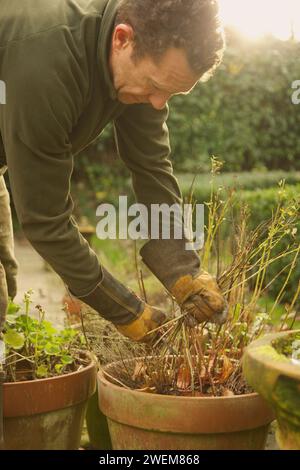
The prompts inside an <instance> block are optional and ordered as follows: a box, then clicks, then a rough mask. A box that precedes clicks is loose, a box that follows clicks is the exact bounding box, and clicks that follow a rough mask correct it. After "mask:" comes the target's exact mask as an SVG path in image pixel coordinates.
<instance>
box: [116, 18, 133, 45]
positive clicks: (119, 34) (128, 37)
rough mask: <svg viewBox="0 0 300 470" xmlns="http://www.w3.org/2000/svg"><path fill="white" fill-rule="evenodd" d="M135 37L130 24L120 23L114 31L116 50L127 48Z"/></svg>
mask: <svg viewBox="0 0 300 470" xmlns="http://www.w3.org/2000/svg"><path fill="white" fill-rule="evenodd" d="M133 39H134V31H133V28H132V27H131V26H130V25H129V24H118V25H117V26H116V27H115V29H114V32H113V36H112V46H113V48H114V49H115V50H120V49H125V48H126V47H128V46H129V45H131V44H132V42H133Z"/></svg>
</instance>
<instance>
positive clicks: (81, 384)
mask: <svg viewBox="0 0 300 470" xmlns="http://www.w3.org/2000/svg"><path fill="white" fill-rule="evenodd" d="M87 356H89V354H87ZM96 377H97V363H96V361H95V360H94V359H93V356H92V355H90V363H89V364H88V365H87V366H85V367H83V368H82V369H80V370H77V371H75V372H70V373H69V374H63V375H59V376H55V377H50V378H46V379H37V380H26V381H23V382H6V383H4V384H3V409H4V417H5V418H14V417H21V416H24V417H25V416H34V415H38V414H41V413H49V412H52V411H57V410H60V409H65V408H68V407H70V406H74V405H77V404H79V403H82V402H84V401H86V400H87V399H88V398H89V397H90V396H91V395H92V394H93V393H94V392H95V390H96Z"/></svg>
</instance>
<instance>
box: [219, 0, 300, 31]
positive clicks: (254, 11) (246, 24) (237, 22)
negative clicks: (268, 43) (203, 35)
mask: <svg viewBox="0 0 300 470" xmlns="http://www.w3.org/2000/svg"><path fill="white" fill-rule="evenodd" d="M219 2H220V6H221V12H222V16H223V18H224V21H225V24H226V25H228V26H229V25H230V26H234V27H235V28H237V29H238V30H239V31H240V32H241V33H243V34H244V35H245V36H247V37H250V38H258V37H261V36H264V35H265V34H269V33H272V34H273V35H274V36H276V37H278V38H280V39H288V38H289V37H291V31H292V27H293V28H294V32H295V35H296V37H297V38H298V39H300V0H219Z"/></svg>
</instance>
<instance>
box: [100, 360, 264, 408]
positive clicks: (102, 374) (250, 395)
mask: <svg viewBox="0 0 300 470" xmlns="http://www.w3.org/2000/svg"><path fill="white" fill-rule="evenodd" d="M138 359H139V358H138V357H137V358H136V359H125V361H115V362H111V363H110V364H107V365H106V366H103V367H101V366H100V369H99V371H98V373H97V375H98V377H99V379H100V380H101V381H102V382H103V383H104V384H105V385H109V386H111V387H112V388H113V389H115V390H117V389H118V390H120V389H121V390H125V391H126V392H127V393H132V394H134V395H151V397H156V399H159V398H161V397H164V398H168V399H173V400H176V399H177V400H178V399H180V400H183V399H185V400H195V399H196V400H198V401H199V400H201V399H202V400H210V401H214V400H220V399H222V400H224V401H229V400H233V399H235V400H236V399H243V398H244V399H245V398H254V397H257V396H258V395H259V394H258V393H256V392H252V393H245V394H244V395H233V396H230V397H211V396H207V397H205V396H204V397H186V396H179V395H168V394H163V393H148V392H140V391H138V390H134V389H132V388H125V387H122V386H121V385H117V384H115V383H113V382H111V381H110V380H108V378H106V376H105V369H108V368H110V367H113V366H114V365H115V364H118V363H122V362H132V361H133V360H138ZM116 380H117V379H116Z"/></svg>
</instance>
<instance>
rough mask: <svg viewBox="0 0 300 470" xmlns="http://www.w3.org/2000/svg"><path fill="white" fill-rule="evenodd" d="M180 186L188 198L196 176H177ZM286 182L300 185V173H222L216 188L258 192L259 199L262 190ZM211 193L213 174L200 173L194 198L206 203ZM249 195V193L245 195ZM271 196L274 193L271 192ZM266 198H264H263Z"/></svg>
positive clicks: (181, 174) (185, 174)
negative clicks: (282, 181)
mask: <svg viewBox="0 0 300 470" xmlns="http://www.w3.org/2000/svg"><path fill="white" fill-rule="evenodd" d="M177 177H178V181H179V185H180V188H181V191H182V194H183V196H184V197H188V195H189V193H190V190H191V185H192V182H193V179H194V177H195V175H193V174H191V173H180V174H179V175H177ZM281 180H285V182H286V184H288V185H296V184H298V183H299V184H300V172H296V171H295V172H291V173H287V172H284V171H273V172H270V171H269V172H252V173H247V172H245V173H221V174H220V175H216V176H215V187H216V188H219V187H224V188H235V189H236V190H238V191H239V194H241V193H243V192H244V190H245V191H252V190H256V191H257V193H253V194H254V199H256V198H257V197H258V194H259V193H260V192H261V190H264V189H267V188H273V190H274V188H275V187H276V186H277V184H278V183H279V182H280V181H281ZM210 193H211V174H210V173H207V174H205V175H203V174H201V173H199V174H198V175H197V177H196V179H195V184H194V186H193V194H194V198H195V199H196V200H197V201H198V203H200V202H206V201H209V199H210ZM245 194H249V193H245ZM271 194H273V192H272V191H271ZM262 197H264V196H262Z"/></svg>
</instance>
